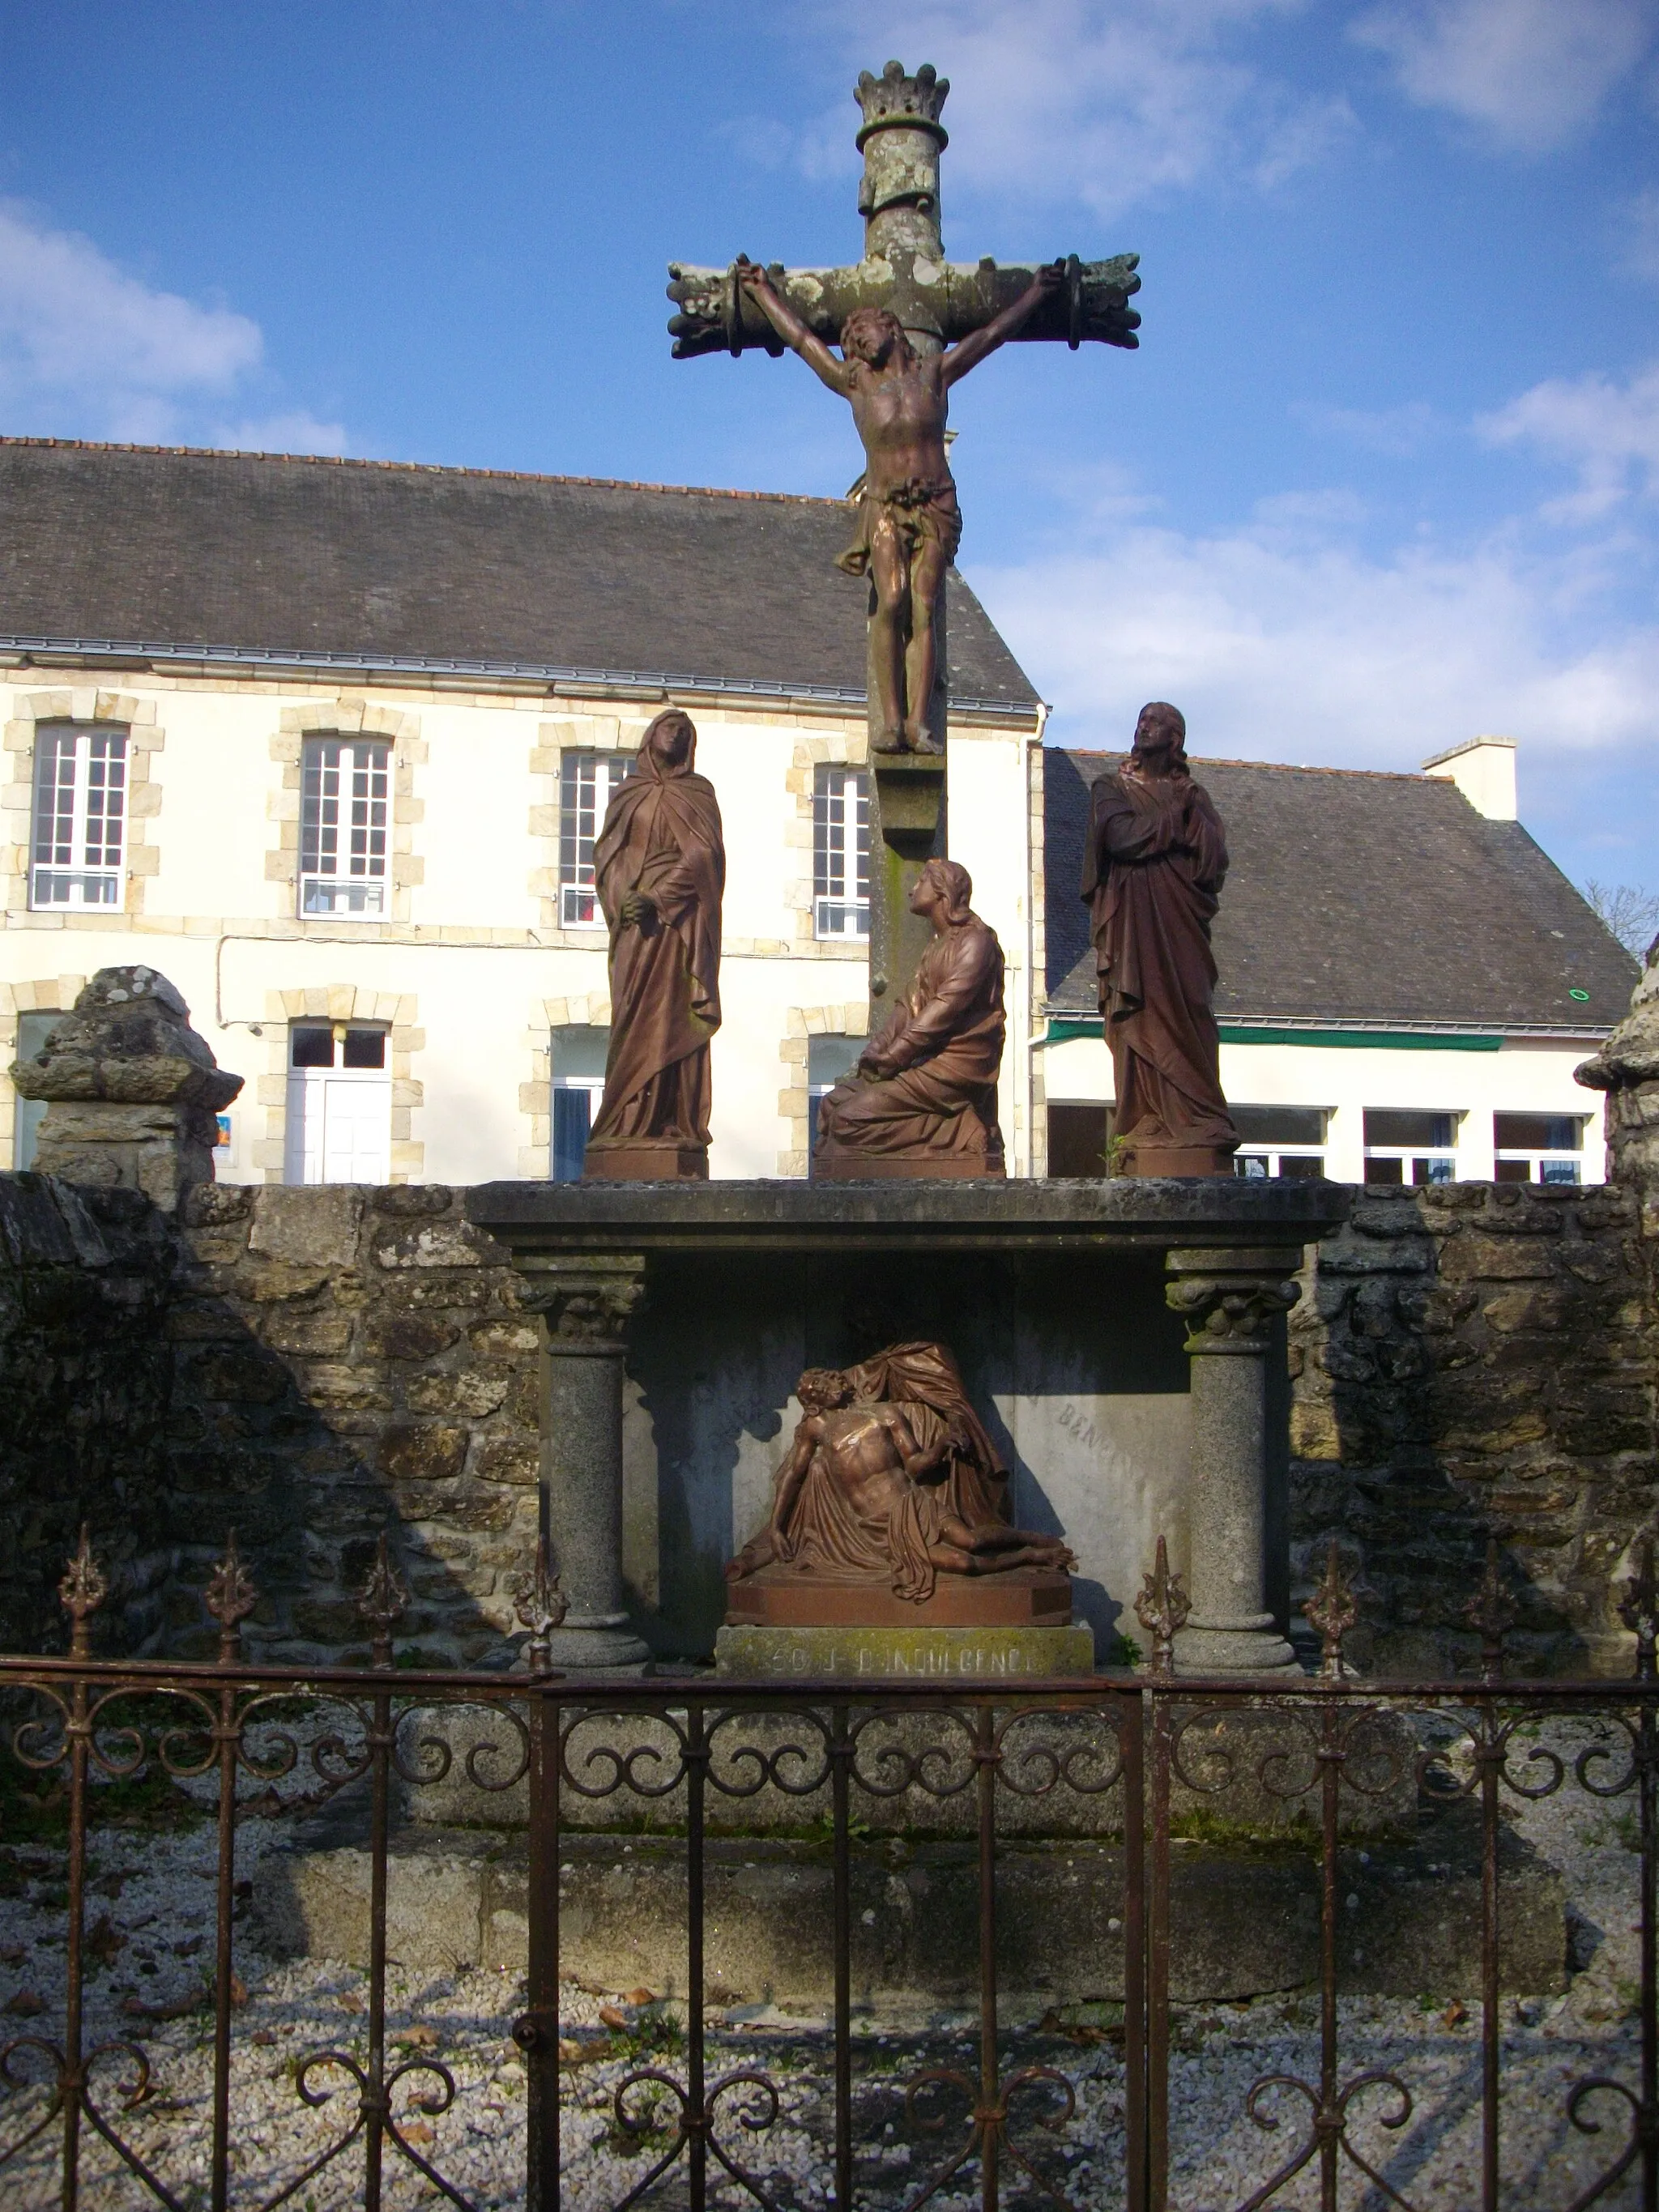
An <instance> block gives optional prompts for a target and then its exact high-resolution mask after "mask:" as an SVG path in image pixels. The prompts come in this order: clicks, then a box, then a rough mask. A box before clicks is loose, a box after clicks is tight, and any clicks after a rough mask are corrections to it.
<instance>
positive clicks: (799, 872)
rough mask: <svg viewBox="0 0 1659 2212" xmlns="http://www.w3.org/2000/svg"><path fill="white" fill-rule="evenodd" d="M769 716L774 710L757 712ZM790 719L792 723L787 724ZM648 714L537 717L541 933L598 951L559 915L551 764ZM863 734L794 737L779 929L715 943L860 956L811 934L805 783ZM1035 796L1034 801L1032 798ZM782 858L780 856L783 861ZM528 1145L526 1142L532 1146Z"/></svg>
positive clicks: (620, 743)
mask: <svg viewBox="0 0 1659 2212" xmlns="http://www.w3.org/2000/svg"><path fill="white" fill-rule="evenodd" d="M762 719H763V720H765V721H768V722H770V721H774V720H781V719H783V718H781V717H776V716H771V715H768V716H765V717H763V718H762ZM792 726H793V725H792ZM649 727H650V721H649V719H648V718H645V719H640V720H629V719H624V718H623V717H621V716H619V715H616V714H586V715H583V716H581V717H580V719H575V718H571V719H567V720H560V721H547V722H543V723H541V724H539V725H538V729H537V733H536V743H535V744H534V745H533V746H532V748H531V753H530V772H531V775H532V777H535V778H538V779H540V791H539V794H538V796H537V797H536V798H535V799H533V800H532V805H531V809H530V834H531V836H532V837H533V838H535V839H536V840H537V841H538V844H539V845H540V846H541V848H542V849H543V851H544V854H546V856H547V857H546V860H545V861H544V865H543V866H540V867H538V868H537V869H535V870H534V871H533V872H532V876H531V879H530V889H531V893H532V896H533V897H535V898H536V899H538V901H539V902H540V907H541V918H542V926H543V928H544V931H545V933H546V935H545V938H544V942H545V943H547V944H549V945H556V946H562V947H565V948H568V950H569V951H573V952H592V951H604V949H605V933H604V931H603V930H592V929H565V928H563V927H561V925H560V921H559V769H560V757H561V755H562V754H563V753H566V752H624V753H635V752H637V751H638V750H639V749H640V744H641V739H642V738H644V736H645V733H646V731H647V729H648V728H649ZM869 759H870V744H869V737H868V734H867V732H866V730H865V727H864V726H863V724H862V723H858V724H853V723H851V722H849V723H848V725H847V726H846V727H845V728H844V729H842V730H839V731H836V732H834V733H833V734H832V735H829V736H824V737H797V738H796V739H795V743H794V748H793V754H792V757H791V763H790V766H789V767H788V769H787V770H786V771H785V778H784V782H785V788H786V790H787V792H788V793H789V794H790V795H791V797H792V798H793V799H794V802H795V817H794V820H793V822H786V823H785V824H784V839H785V843H786V846H787V848H788V854H789V855H790V856H792V857H793V864H794V872H793V874H787V875H786V878H785V881H784V885H783V909H784V915H785V917H786V920H787V927H788V929H789V935H788V936H787V937H776V938H774V937H732V936H729V935H728V936H727V937H726V939H725V941H724V945H723V950H724V951H725V953H726V954H727V955H728V956H729V957H731V958H732V959H734V960H741V959H759V960H767V959H771V960H778V959H792V960H795V959H805V960H855V961H859V962H860V963H864V962H867V960H868V958H869V947H868V945H866V942H865V941H864V939H861V938H856V939H849V938H827V939H826V938H819V937H817V936H816V935H815V934H814V932H813V927H812V785H813V771H814V770H815V769H817V768H818V767H820V766H822V765H830V764H833V765H834V766H836V767H838V768H867V766H868V764H869ZM1039 803H1040V802H1039ZM787 866H788V860H786V867H787ZM532 1150H533V1146H532Z"/></svg>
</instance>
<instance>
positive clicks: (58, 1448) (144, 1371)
mask: <svg viewBox="0 0 1659 2212" xmlns="http://www.w3.org/2000/svg"><path fill="white" fill-rule="evenodd" d="M0 1230H3V1233H4V1237H5V1249H4V1252H3V1254H0V1346H3V1349H4V1351H5V1353H6V1356H7V1368H8V1385H9V1387H8V1389H7V1391H6V1393H5V1394H4V1396H3V1401H0V1405H3V1412H0V1419H3V1422H4V1433H5V1440H6V1443H7V1447H8V1448H7V1450H6V1454H5V1462H4V1467H3V1469H0V1483H3V1486H4V1487H3V1490H0V1501H3V1504H4V1506H5V1508H6V1509H7V1510H9V1513H10V1514H11V1516H12V1518H13V1525H14V1526H17V1527H20V1528H21V1529H22V1531H23V1541H22V1542H21V1544H20V1546H19V1547H17V1548H16V1552H15V1555H14V1557H15V1560H16V1562H17V1563H18V1565H17V1566H16V1570H15V1571H13V1572H10V1573H9V1574H7V1575H6V1576H5V1577H3V1579H0V1602H3V1604H4V1606H5V1613H4V1616H3V1622H0V1626H3V1633H4V1640H5V1642H6V1643H7V1644H9V1645H10V1646H12V1647H13V1648H32V1649H40V1648H41V1647H42V1646H43V1645H50V1644H52V1642H54V1641H61V1640H62V1632H61V1626H60V1622H59V1617H58V1607H57V1602H56V1595H55V1587H56V1583H57V1579H58V1576H59V1575H60V1574H61V1573H62V1571H63V1567H62V1562H63V1559H64V1556H65V1554H66V1552H67V1551H68V1550H70V1549H72V1548H73V1540H74V1533H75V1529H76V1525H77V1523H78V1522H79V1521H80V1520H82V1518H84V1519H86V1520H88V1521H89V1522H90V1523H91V1525H92V1531H93V1536H94V1544H95V1546H96V1547H97V1549H98V1552H99V1554H100V1559H102V1560H103V1561H104V1562H105V1563H106V1565H113V1567H114V1569H115V1572H114V1575H113V1577H112V1579H113V1583H114V1589H113V1591H112V1601H111V1603H110V1606H109V1607H107V1608H106V1613H105V1614H104V1615H103V1616H101V1618H102V1619H103V1620H105V1621H106V1622H107V1623H108V1626H106V1628H105V1629H104V1631H103V1632H104V1634H105V1635H106V1637H108V1638H110V1639H111V1641H112V1642H114V1643H117V1644H119V1645H120V1646H121V1647H122V1648H124V1649H125V1650H138V1649H143V1650H153V1649H156V1648H165V1649H167V1650H169V1651H171V1652H173V1653H174V1654H176V1655H182V1656H191V1655H193V1654H195V1653H197V1652H205V1651H206V1650H210V1648H211V1646H212V1643H213V1632H212V1630H211V1626H210V1623H209V1622H208V1621H207V1620H206V1617H205V1615H204V1613H203V1610H202V1607H201V1601H200V1592H201V1590H202V1589H203V1587H204V1584H205V1583H206V1581H207V1577H208V1575H209V1574H210V1571H211V1569H212V1566H213V1565H214V1564H215V1562H216V1559H217V1557H218V1555H219V1553H220V1552H221V1551H222V1547H223V1544H224V1540H225V1536H226V1534H227V1532H228V1530H229V1529H230V1528H233V1527H234V1528H235V1529H236V1531H237V1534H238V1539H239V1541H240V1547H241V1549H242V1552H243V1554H244V1556H245V1558H246V1559H247V1561H248V1563H249V1565H250V1566H251V1567H252V1571H253V1573H254V1577H255V1579H256V1581H257V1582H258V1585H259V1588H260V1589H261V1592H262V1593H263V1597H262V1602H261V1605H260V1607H259V1610H258V1613H256V1614H255V1616H254V1617H253V1619H252V1620H250V1621H249V1623H248V1624H247V1626H246V1631H245V1636H246V1650H247V1652H248V1656H249V1657H250V1658H264V1659H269V1660H273V1661H276V1660H280V1661H283V1662H292V1663H295V1664H300V1665H312V1664H318V1663H323V1662H339V1661H346V1662H355V1661H356V1660H358V1659H363V1658H367V1656H368V1637H367V1633H366V1631H365V1628H364V1624H363V1623H362V1620H361V1619H360V1618H359V1616H358V1613H357V1609H356V1594H357V1592H358V1591H359V1590H360V1589H362V1583H363V1581H364V1579H365V1577H366V1576H367V1573H368V1567H369V1565H370V1563H371V1561H372V1559H373V1556H374V1548H375V1545H376V1543H377V1541H378V1540H379V1538H380V1534H381V1533H382V1531H383V1530H385V1529H386V1528H387V1527H388V1525H390V1527H391V1528H392V1550H393V1553H394V1555H395V1557H396V1558H397V1559H398V1563H399V1565H400V1567H401V1570H402V1571H403V1573H404V1576H405V1577H406V1579H407V1581H408V1582H409V1583H410V1589H411V1593H412V1597H413V1602H412V1604H411V1606H410V1609H409V1611H408V1612H407V1613H405V1615H404V1618H403V1620H401V1621H400V1622H399V1624H398V1656H399V1659H400V1660H401V1661H402V1662H404V1663H405V1664H410V1665H413V1664H417V1663H419V1664H431V1665H449V1664H457V1663H459V1664H465V1665H483V1666H489V1665H499V1664H504V1663H506V1662H507V1660H508V1659H509V1658H510V1657H511V1656H512V1651H513V1644H512V1643H511V1642H510V1641H509V1632H510V1631H511V1630H512V1629H513V1609H512V1602H511V1600H510V1599H509V1598H508V1596H507V1593H506V1589H505V1587H504V1585H505V1583H506V1580H507V1577H508V1575H509V1574H511V1573H512V1572H513V1571H514V1570H515V1569H518V1568H521V1567H523V1566H524V1565H526V1563H527V1561H528V1559H530V1557H531V1556H532V1553H533V1550H534V1545H535V1539H536V1534H537V1524H538V1510H539V1495H538V1464H539V1444H538V1432H537V1385H538V1347H539V1323H538V1321H537V1320H536V1318H535V1317H534V1316H532V1315H528V1314H526V1313H523V1312H522V1311H521V1310H520V1308H519V1304H518V1297H517V1283H516V1278H515V1277H514V1275H513V1270H512V1268H511V1267H510V1266H509V1265H508V1264H507V1258H506V1255H505V1254H503V1253H501V1252H500V1251H499V1250H498V1249H496V1248H495V1246H494V1245H492V1244H491V1243H490V1242H489V1239H488V1238H487V1237H483V1235H482V1234H481V1233H480V1232H479V1231H476V1230H474V1229H472V1228H471V1226H470V1225H468V1224H466V1223H465V1222H464V1221H463V1220H462V1219H461V1218H460V1212H459V1205H458V1203H457V1202H456V1200H455V1197H454V1195H453V1193H451V1192H450V1191H448V1190H447V1189H442V1188H436V1187H433V1186H426V1187H421V1188H407V1189H404V1188H393V1189H373V1190H365V1189H360V1188H352V1187H349V1186H344V1185H331V1186H325V1187H324V1188H316V1189H288V1188H266V1189H252V1188H238V1187H233V1186H227V1185H220V1186H214V1185H211V1184H210V1185H204V1186H202V1187H200V1188H197V1189H196V1190H195V1191H193V1192H192V1193H191V1194H190V1196H189V1198H188V1199H187V1200H186V1202H185V1207H184V1211H183V1218H182V1223H181V1225H180V1227H179V1231H177V1232H176V1234H175V1232H174V1231H173V1229H172V1227H171V1225H170V1224H169V1223H168V1221H167V1218H166V1217H165V1216H163V1215H161V1213H159V1212H156V1210H155V1208H154V1207H152V1206H150V1205H149V1202H148V1201H147V1200H144V1199H143V1198H142V1197H141V1196H139V1195H138V1194H136V1193H129V1192H123V1191H114V1192H102V1191H93V1190H81V1189H72V1188H70V1187H69V1186H67V1185H64V1184H62V1183H58V1182H54V1181H53V1180H52V1179H51V1178H48V1177H44V1176H3V1177H0ZM20 1255H21V1256H20ZM14 1378H15V1386H14Z"/></svg>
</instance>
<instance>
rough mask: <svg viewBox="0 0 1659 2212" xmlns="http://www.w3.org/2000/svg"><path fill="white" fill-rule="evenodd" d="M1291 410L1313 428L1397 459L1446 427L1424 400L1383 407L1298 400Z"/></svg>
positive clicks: (1410, 452) (1425, 442)
mask: <svg viewBox="0 0 1659 2212" xmlns="http://www.w3.org/2000/svg"><path fill="white" fill-rule="evenodd" d="M1291 413H1292V414H1293V415H1294V416H1296V418H1297V421H1298V422H1305V423H1306V425H1307V426H1308V428H1310V430H1316V431H1319V432H1321V433H1322V435H1325V436H1327V437H1331V438H1340V439H1341V440H1342V441H1344V443H1346V444H1349V445H1354V446H1360V447H1364V448H1365V450H1366V451H1367V452H1369V453H1386V454H1388V455H1389V457H1390V458H1391V459H1396V460H1403V459H1408V458H1409V457H1410V456H1411V455H1412V454H1413V453H1421V452H1422V450H1423V448H1424V447H1425V446H1426V445H1427V444H1428V443H1429V442H1430V441H1431V439H1432V438H1435V437H1436V436H1437V435H1439V434H1440V431H1441V429H1442V428H1443V425H1442V423H1441V422H1440V418H1439V417H1438V416H1437V415H1436V413H1435V411H1434V410H1433V408H1432V407H1431V406H1430V405H1429V404H1428V403H1427V402H1426V401H1425V400H1422V399H1413V400H1408V401H1407V403H1406V404H1404V405H1403V406H1400V407H1380V408H1367V407H1320V406H1316V405H1313V404H1310V403H1307V402H1299V403H1298V404H1297V405H1295V406H1293V407H1292V408H1291Z"/></svg>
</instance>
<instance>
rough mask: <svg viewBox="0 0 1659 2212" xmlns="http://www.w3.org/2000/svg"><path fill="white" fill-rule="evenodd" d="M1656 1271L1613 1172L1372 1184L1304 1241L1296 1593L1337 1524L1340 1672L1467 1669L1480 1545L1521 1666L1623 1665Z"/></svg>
mask: <svg viewBox="0 0 1659 2212" xmlns="http://www.w3.org/2000/svg"><path fill="white" fill-rule="evenodd" d="M1311 1257H1312V1255H1310V1259H1311ZM1652 1261H1653V1249H1652V1239H1651V1237H1648V1236H1644V1234H1643V1221H1642V1210H1641V1205H1640V1200H1639V1194H1638V1193H1637V1192H1636V1191H1634V1190H1632V1189H1631V1188H1623V1187H1620V1186H1615V1185H1609V1186H1607V1187H1605V1188H1595V1187H1587V1188H1582V1189H1580V1188H1535V1187H1532V1186H1528V1185H1524V1184H1511V1183H1502V1184H1497V1185H1493V1184H1490V1183H1449V1184H1441V1185H1432V1186H1430V1187H1428V1188H1423V1189H1417V1190H1401V1191H1388V1190H1383V1189H1381V1188H1368V1189H1366V1190H1365V1191H1364V1193H1363V1194H1361V1195H1360V1197H1359V1200H1358V1204H1357V1205H1356V1206H1355V1207H1354V1211H1353V1215H1352V1220H1351V1221H1350V1223H1349V1225H1347V1227H1346V1228H1345V1229H1344V1230H1342V1231H1340V1233H1339V1234H1338V1235H1336V1236H1334V1237H1329V1238H1328V1239H1327V1240H1326V1242H1325V1243H1324V1244H1323V1245H1322V1247H1321V1248H1320V1250H1319V1252H1318V1255H1317V1260H1316V1266H1314V1265H1310V1270H1309V1273H1308V1274H1307V1275H1306V1276H1305V1277H1304V1296H1303V1299H1302V1303H1301V1304H1300V1306H1299V1307H1298V1308H1297V1310H1296V1311H1295V1312H1294V1313H1293V1314H1292V1315H1291V1320H1290V1349H1291V1376H1292V1383H1291V1389H1292V1400H1291V1453H1292V1461H1291V1501H1290V1502H1291V1571H1292V1587H1293V1595H1294V1600H1295V1601H1296V1602H1297V1604H1299V1602H1300V1601H1301V1599H1302V1598H1303V1597H1304V1596H1305V1595H1307V1594H1308V1591H1309V1590H1310V1588H1311V1586H1312V1583H1313V1581H1314V1579H1315V1577H1316V1576H1317V1574H1318V1572H1319V1571H1320V1569H1321V1567H1322V1565H1323V1561H1324V1556H1325V1552H1326V1547H1327V1546H1328V1541H1329V1540H1330V1538H1331V1537H1332V1536H1333V1535H1334V1536H1336V1537H1338V1538H1339V1539H1340V1541H1341V1544H1342V1547H1343V1551H1344V1554H1345V1557H1346V1560H1347V1562H1348V1564H1349V1565H1350V1566H1351V1567H1357V1569H1358V1590H1357V1593H1356V1594H1357V1595H1358V1601H1359V1604H1360V1608H1361V1625H1360V1627H1359V1628H1358V1630H1357V1631H1356V1632H1355V1634H1354V1637H1353V1638H1352V1643H1351V1645H1350V1649H1351V1651H1352V1656H1353V1658H1354V1660H1355V1662H1356V1663H1357V1664H1358V1665H1360V1666H1361V1667H1363V1668H1370V1669H1374V1670H1376V1671H1377V1672H1383V1673H1388V1674H1413V1675H1419V1676H1421V1675H1428V1674H1449V1673H1452V1672H1455V1671H1456V1670H1457V1668H1459V1667H1460V1666H1461V1665H1467V1664H1468V1661H1469V1660H1470V1658H1471V1656H1473V1655H1474V1651H1475V1650H1476V1649H1477V1647H1478V1639H1477V1638H1475V1637H1474V1635H1473V1633H1472V1632H1471V1631H1470V1630H1469V1628H1468V1623H1467V1621H1466V1620H1465V1619H1464V1614H1463V1608H1464V1607H1465V1605H1466V1604H1467V1602H1468V1599H1469V1597H1470V1596H1471V1595H1473V1593H1474V1588H1475V1585H1476V1583H1478V1582H1479V1580H1480V1574H1481V1571H1482V1566H1483V1563H1484V1556H1485V1551H1486V1542H1487V1540H1488V1537H1489V1536H1495V1537H1496V1538H1497V1539H1498V1541H1499V1543H1500V1544H1501V1546H1502V1547H1503V1555H1504V1574H1505V1579H1506V1581H1507V1583H1509V1585H1510V1591H1511V1595H1513V1597H1514V1599H1515V1601H1516V1606H1517V1608H1518V1613H1519V1618H1518V1620H1517V1623H1516V1631H1515V1633H1514V1637H1513V1638H1512V1642H1511V1645H1510V1649H1511V1650H1512V1652H1513V1654H1514V1659H1515V1663H1516V1665H1517V1666H1526V1667H1528V1668H1537V1669H1539V1670H1541V1671H1546V1672H1556V1673H1559V1672H1563V1671H1565V1672H1575V1671H1581V1670H1594V1671H1600V1670H1602V1669H1609V1668H1610V1669H1622V1668H1626V1667H1627V1666H1628V1664H1629V1650H1630V1638H1629V1637H1628V1635H1627V1634H1626V1632H1625V1631H1624V1630H1623V1629H1622V1627H1621V1626H1620V1623H1619V1621H1618V1619H1617V1616H1616V1613H1615V1612H1614V1609H1613V1605H1614V1595H1613V1587H1612V1586H1613V1582H1614V1581H1615V1579H1616V1578H1617V1577H1620V1575H1622V1574H1623V1573H1624V1572H1625V1571H1626V1566H1627V1560H1626V1555H1627V1553H1628V1552H1629V1549H1630V1546H1631V1541H1632V1536H1633V1535H1634V1534H1635V1533H1636V1532H1638V1530H1641V1529H1644V1528H1648V1529H1651V1528H1653V1526H1654V1522H1653V1515H1654V1511H1655V1504H1656V1491H1655V1483H1656V1477H1659V1457H1656V1428H1655V1383H1656V1369H1659V1327H1656V1316H1655V1308H1654V1303H1653V1297H1652V1277H1651V1268H1652Z"/></svg>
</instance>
